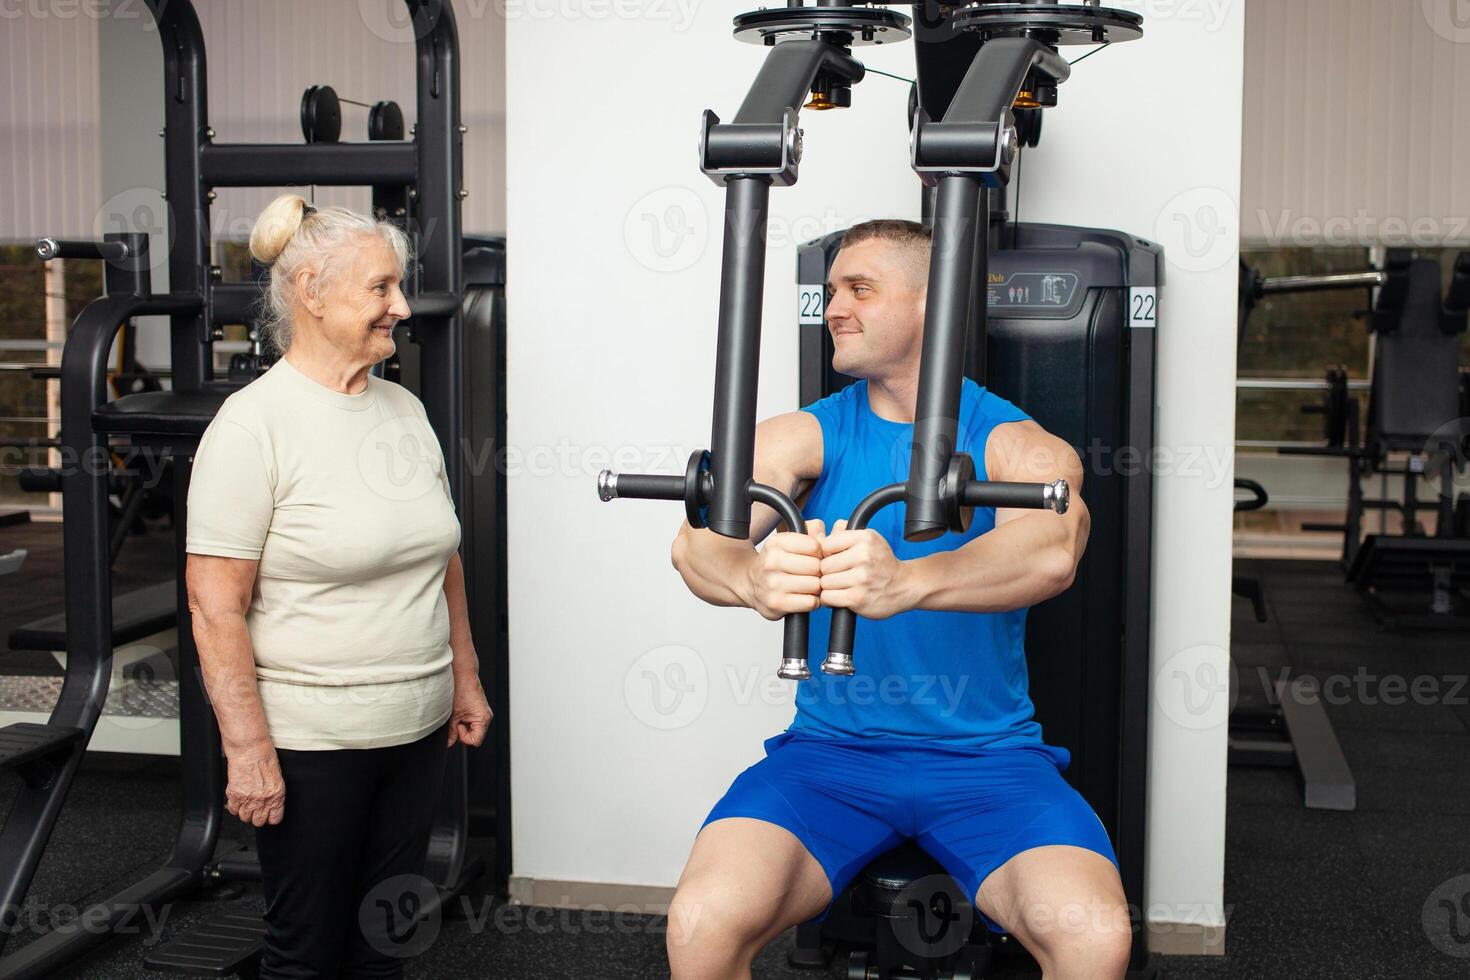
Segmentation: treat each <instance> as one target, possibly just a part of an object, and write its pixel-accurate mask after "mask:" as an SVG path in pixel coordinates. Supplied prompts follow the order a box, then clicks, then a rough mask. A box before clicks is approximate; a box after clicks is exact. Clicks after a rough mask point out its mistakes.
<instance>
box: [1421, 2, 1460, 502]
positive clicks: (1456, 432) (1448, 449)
mask: <svg viewBox="0 0 1470 980" xmlns="http://www.w3.org/2000/svg"><path fill="white" fill-rule="evenodd" d="M1466 2H1467V3H1470V0H1466ZM1420 456H1421V458H1422V460H1423V462H1424V480H1425V482H1426V483H1428V484H1429V485H1430V486H1431V487H1433V488H1434V492H1435V493H1437V494H1439V495H1440V496H1441V497H1449V498H1451V499H1454V498H1455V497H1456V496H1457V495H1458V493H1459V492H1460V488H1459V487H1457V486H1455V477H1456V476H1458V475H1460V474H1463V473H1465V472H1466V470H1467V469H1470V418H1464V417H1461V418H1457V419H1451V420H1450V421H1448V422H1446V423H1445V424H1444V425H1441V426H1440V427H1439V428H1437V429H1435V430H1434V434H1433V435H1431V436H1430V437H1429V438H1428V439H1426V440H1425V442H1424V448H1423V449H1421V450H1420ZM1446 461H1448V463H1449V464H1450V474H1449V483H1448V484H1446V482H1445V479H1444V477H1445V473H1444V463H1445V462H1446ZM1410 465H1411V466H1412V465H1414V464H1413V461H1412V460H1411V461H1410Z"/></svg>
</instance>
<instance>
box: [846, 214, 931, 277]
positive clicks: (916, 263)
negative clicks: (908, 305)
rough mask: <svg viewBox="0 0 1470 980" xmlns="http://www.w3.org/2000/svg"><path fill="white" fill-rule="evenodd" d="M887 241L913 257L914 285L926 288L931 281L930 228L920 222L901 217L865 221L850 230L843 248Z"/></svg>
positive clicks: (909, 257)
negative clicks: (863, 243) (875, 241)
mask: <svg viewBox="0 0 1470 980" xmlns="http://www.w3.org/2000/svg"><path fill="white" fill-rule="evenodd" d="M874 240H877V241H882V242H887V243H888V244H889V245H891V246H893V247H894V248H895V249H897V250H898V251H899V252H901V253H902V254H903V255H904V257H905V258H907V259H909V260H910V267H909V271H910V273H911V274H912V276H913V279H914V285H915V286H917V287H919V288H921V289H922V288H923V287H924V286H925V285H926V284H927V283H928V280H929V229H928V228H926V227H925V226H923V225H921V224H919V223H918V222H917V221H905V220H903V219H902V218H879V219H877V220H876V221H864V222H862V223H861V224H856V225H853V226H852V227H851V228H849V229H847V233H846V234H844V235H843V236H842V247H843V248H846V247H847V246H849V245H858V244H860V243H862V242H870V241H874Z"/></svg>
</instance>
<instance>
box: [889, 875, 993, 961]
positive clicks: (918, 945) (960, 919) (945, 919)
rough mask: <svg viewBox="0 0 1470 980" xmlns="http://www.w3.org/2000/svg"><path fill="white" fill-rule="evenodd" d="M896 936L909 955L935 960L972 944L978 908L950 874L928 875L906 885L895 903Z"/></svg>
mask: <svg viewBox="0 0 1470 980" xmlns="http://www.w3.org/2000/svg"><path fill="white" fill-rule="evenodd" d="M893 910H894V912H895V913H896V914H897V917H896V918H894V919H893V920H892V922H893V935H894V938H896V939H897V940H898V943H899V945H900V946H902V947H903V948H904V949H905V950H907V951H908V952H910V953H912V954H914V955H915V956H920V957H933V958H935V959H938V958H942V957H945V956H951V955H953V954H954V953H958V952H959V951H960V949H961V948H963V947H964V945H965V943H966V942H968V941H969V938H970V929H971V927H972V926H973V925H974V923H975V906H974V904H973V903H972V902H971V900H970V896H968V895H966V894H965V893H964V892H962V891H960V887H959V885H958V884H956V882H955V880H954V879H953V878H951V877H950V876H949V875H947V874H933V875H925V876H924V877H922V878H919V879H917V880H915V881H912V882H910V883H909V884H907V885H905V886H904V888H903V890H902V891H901V892H899V893H898V897H897V898H896V899H895V900H894V903H893Z"/></svg>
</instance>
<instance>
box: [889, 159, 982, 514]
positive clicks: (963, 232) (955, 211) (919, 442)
mask: <svg viewBox="0 0 1470 980" xmlns="http://www.w3.org/2000/svg"><path fill="white" fill-rule="evenodd" d="M979 207H980V182H979V179H978V178H976V177H973V176H963V175H958V174H947V175H945V176H943V177H941V178H940V179H939V186H938V188H937V190H936V193H935V202H934V231H933V245H932V248H931V252H930V257H929V292H928V300H927V303H926V307H925V312H924V344H923V351H922V353H921V355H920V357H921V360H920V362H919V391H918V398H917V402H916V404H915V408H914V444H913V451H912V455H911V456H910V461H909V479H908V486H907V489H906V491H905V494H904V504H905V511H906V513H905V515H904V530H903V536H904V538H905V539H906V540H909V541H928V540H929V539H931V538H936V537H938V536H939V535H941V534H944V533H945V532H946V531H948V530H949V525H948V523H947V521H946V519H945V505H944V502H943V500H942V499H941V498H940V493H939V483H940V480H941V478H942V477H943V476H944V473H945V470H946V469H947V468H948V466H949V460H950V457H952V456H953V455H954V454H955V452H956V451H957V449H958V446H957V433H958V430H959V408H960V388H961V385H962V384H963V381H964V373H963V372H964V358H965V329H966V327H967V326H969V324H970V298H971V293H972V286H973V284H974V283H975V282H976V281H977V279H976V274H977V272H978V275H979V280H981V281H983V279H984V277H985V265H986V263H985V257H984V256H983V255H977V254H976V253H977V251H979V250H977V248H976V243H977V241H981V242H983V239H982V238H978V237H977V233H976V223H977V221H978V216H979ZM981 297H982V299H983V297H984V293H983V292H982V293H981ZM981 315H982V316H983V311H982V314H981Z"/></svg>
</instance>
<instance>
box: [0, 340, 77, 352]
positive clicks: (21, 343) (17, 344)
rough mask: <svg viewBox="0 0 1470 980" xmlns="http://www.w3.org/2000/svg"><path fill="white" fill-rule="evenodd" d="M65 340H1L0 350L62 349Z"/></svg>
mask: <svg viewBox="0 0 1470 980" xmlns="http://www.w3.org/2000/svg"><path fill="white" fill-rule="evenodd" d="M65 346H66V342H65V341H57V340H11V339H9V338H7V339H5V340H0V350H61V349H62V348H63V347H65Z"/></svg>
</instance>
